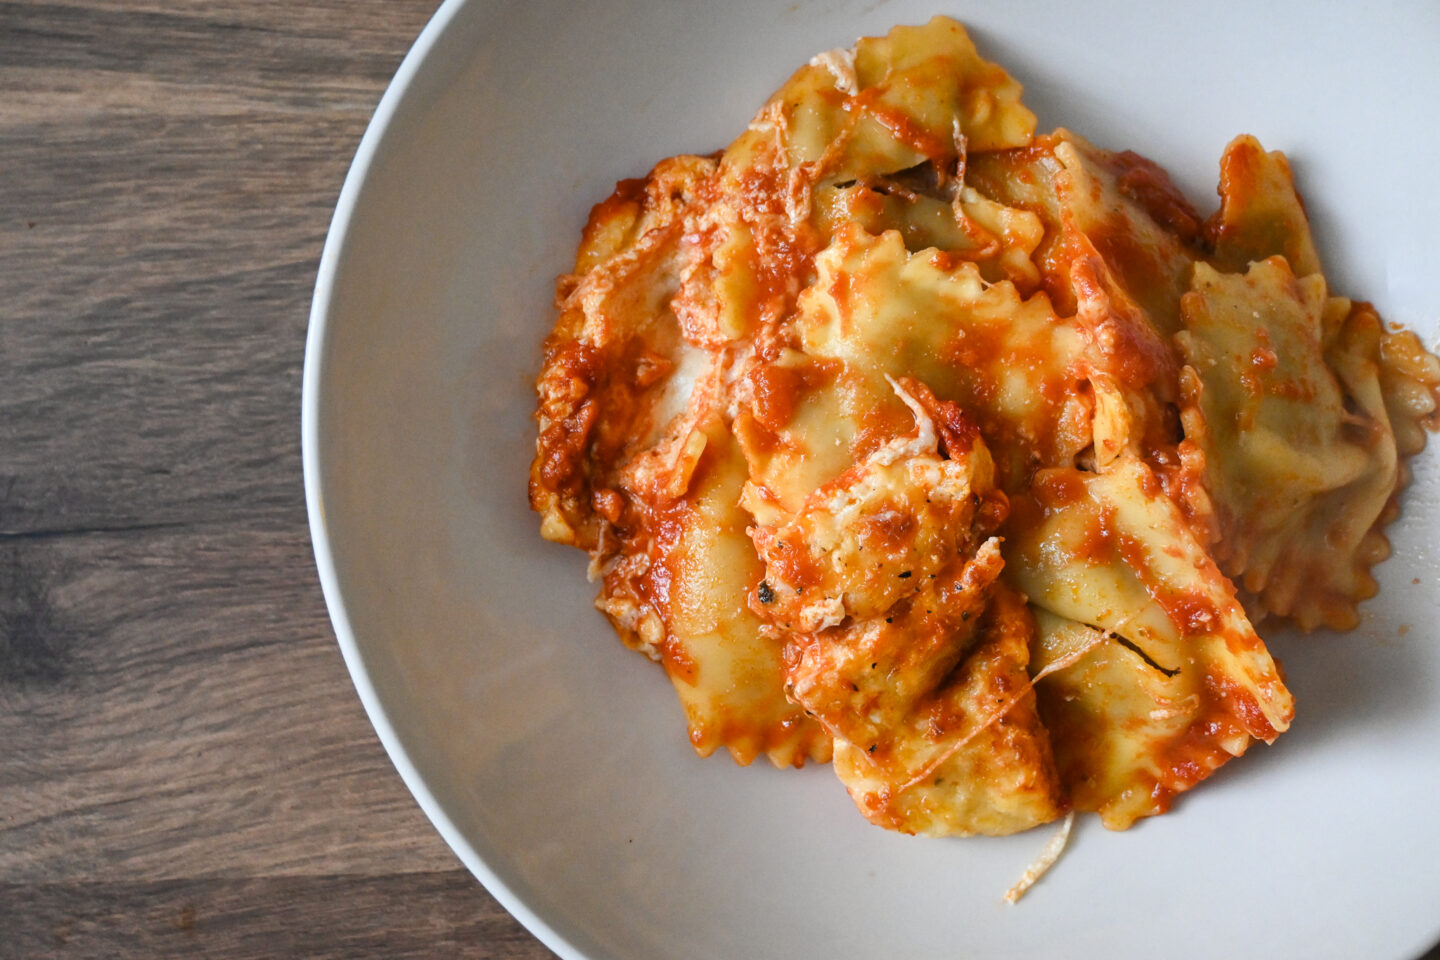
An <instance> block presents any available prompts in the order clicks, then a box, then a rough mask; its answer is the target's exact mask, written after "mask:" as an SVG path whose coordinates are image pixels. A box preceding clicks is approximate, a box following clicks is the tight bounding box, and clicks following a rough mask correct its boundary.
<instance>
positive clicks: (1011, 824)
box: [530, 17, 1440, 835]
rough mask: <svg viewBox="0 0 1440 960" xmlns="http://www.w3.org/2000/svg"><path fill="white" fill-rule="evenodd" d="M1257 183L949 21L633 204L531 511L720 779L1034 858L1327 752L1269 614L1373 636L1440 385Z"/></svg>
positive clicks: (1238, 166)
mask: <svg viewBox="0 0 1440 960" xmlns="http://www.w3.org/2000/svg"><path fill="white" fill-rule="evenodd" d="M1219 193H1220V201H1221V202H1220V207H1219V209H1218V211H1217V212H1215V213H1214V214H1213V215H1211V216H1209V217H1202V216H1201V215H1200V214H1199V213H1197V212H1196V211H1195V209H1194V208H1193V207H1192V206H1191V205H1190V203H1189V202H1188V201H1187V200H1186V199H1185V197H1183V196H1182V195H1181V194H1180V193H1179V192H1178V191H1177V190H1176V188H1175V187H1174V186H1173V185H1172V183H1171V181H1170V179H1169V177H1168V176H1167V175H1166V173H1165V172H1164V171H1163V170H1162V169H1160V168H1159V167H1157V166H1156V165H1155V164H1153V163H1151V162H1150V161H1148V160H1146V159H1145V158H1143V157H1141V156H1138V155H1137V154H1134V153H1131V152H1129V151H1125V152H1121V153H1113V152H1110V151H1108V150H1104V149H1101V148H1099V147H1097V146H1095V145H1093V144H1091V143H1089V142H1088V141H1086V140H1085V139H1084V138H1083V137H1081V136H1079V135H1077V134H1075V133H1072V132H1070V131H1068V130H1064V129H1061V130H1056V131H1054V132H1052V133H1049V134H1045V135H1041V136H1037V135H1036V133H1035V117H1034V115H1033V114H1032V113H1031V112H1030V111H1029V110H1027V109H1026V108H1025V106H1024V104H1023V103H1022V102H1021V89H1020V85H1019V84H1018V83H1017V82H1016V81H1015V79H1014V78H1012V77H1011V76H1010V75H1009V74H1008V73H1006V71H1005V70H1004V69H1003V68H1001V67H999V66H997V65H996V64H993V63H990V62H988V61H986V60H984V59H983V58H981V56H980V55H979V54H978V53H977V52H976V49H975V46H974V45H973V43H972V42H971V40H970V38H969V37H968V36H967V34H966V32H965V30H964V29H963V28H962V27H961V26H960V25H959V24H958V23H955V22H954V21H952V20H949V19H946V18H943V17H937V18H936V19H934V20H932V21H930V22H929V23H928V24H926V25H924V26H921V27H898V28H896V29H895V30H893V31H891V32H890V33H889V34H888V35H887V36H884V37H878V38H868V39H863V40H860V41H859V42H858V43H857V44H856V46H855V47H854V49H852V50H843V51H833V52H830V53H826V54H822V55H820V56H818V57H816V58H815V59H814V60H812V61H811V62H810V63H809V64H807V65H805V66H804V67H801V68H800V70H799V71H797V72H796V73H795V75H794V76H792V77H791V78H790V80H789V81H788V82H787V83H786V84H785V85H784V86H783V87H781V89H780V90H779V91H778V92H777V93H776V94H775V95H774V96H773V97H772V98H771V99H770V100H769V102H768V103H766V104H765V105H764V106H763V107H762V108H761V109H760V111H759V113H758V114H757V115H756V117H755V119H754V121H753V122H752V123H751V124H750V126H749V127H748V128H747V129H746V130H745V131H744V132H743V133H742V134H741V135H740V136H739V137H738V138H737V139H736V140H735V142H734V143H732V144H731V145H730V146H729V147H728V148H726V149H725V150H723V151H721V152H719V153H715V154H712V155H709V156H678V157H671V158H669V159H666V160H662V161H661V162H660V163H659V164H657V165H656V166H655V168H654V169H653V170H652V171H651V172H650V173H649V175H648V176H646V177H644V178H641V179H636V180H625V181H622V182H621V183H620V184H619V185H618V186H617V187H616V190H615V192H614V194H613V195H612V196H611V197H609V198H608V199H606V200H605V201H604V202H602V203H600V204H599V205H598V206H596V207H595V209H594V210H593V212H592V213H591V216H590V220H589V223H588V224H587V225H586V227H585V230H584V234H583V236H582V239H581V243H580V249H579V253H578V255H577V257H576V264H575V269H574V271H573V273H571V274H568V275H566V276H564V277H562V278H561V279H560V281H559V284H558V291H557V298H556V302H557V306H558V310H559V319H558V321H557V322H556V325H555V329H554V331H553V332H552V333H551V335H550V337H549V339H548V340H547V341H546V343H545V355H544V366H543V370H542V372H541V374H540V377H539V381H538V396H539V409H538V420H539V441H538V446H537V454H536V457H535V461H534V464H533V466H532V468H531V473H530V502H531V505H532V507H533V508H534V509H535V510H536V511H538V512H539V514H540V515H541V518H542V523H541V530H542V533H543V534H544V536H545V537H546V538H548V539H550V540H554V541H557V542H559V543H566V544H570V545H572V546H575V547H578V548H580V549H582V550H585V551H587V552H588V553H589V555H590V557H591V565H590V571H591V576H592V578H593V579H595V580H598V581H599V583H600V597H599V600H598V606H599V608H600V609H601V610H602V611H604V613H605V614H606V615H607V616H608V617H609V618H610V620H611V621H612V622H613V624H614V625H615V628H616V630H617V631H618V632H619V634H620V637H621V639H622V640H623V641H624V642H625V643H626V644H627V645H629V646H630V647H633V648H634V649H636V650H638V651H640V652H642V653H644V654H645V655H646V656H648V657H650V658H651V659H652V660H655V661H658V662H659V663H660V664H662V665H663V667H664V669H665V671H666V673H667V674H668V675H669V677H670V679H671V680H672V681H673V683H674V686H675V689H676V691H677V693H678V694H679V697H680V700H681V703H682V704H683V707H684V711H685V716H686V719H687V721H688V726H689V736H690V741H691V743H692V744H693V745H694V748H695V750H696V751H698V752H699V753H700V754H701V755H702V756H703V755H708V754H710V753H712V752H713V751H715V750H717V749H718V748H721V747H723V748H725V749H726V750H728V751H729V752H730V754H731V755H732V756H733V757H734V758H735V760H736V761H738V762H739V763H741V764H748V763H750V762H751V761H752V760H753V759H754V758H755V757H756V756H758V755H760V754H764V755H765V756H766V757H767V758H768V759H769V760H770V762H771V763H773V764H775V765H776V766H782V767H784V766H797V767H798V766H802V765H803V764H805V763H806V762H807V761H814V762H819V763H826V762H833V765H834V769H835V771H836V773H837V774H838V775H839V778H840V780H841V781H842V782H843V783H844V785H845V786H846V788H847V789H848V790H849V792H850V794H851V795H852V797H853V798H854V800H855V803H856V805H857V806H858V807H859V809H860V811H861V812H862V813H863V814H864V815H865V816H866V817H867V818H868V819H870V820H871V821H873V822H875V823H877V824H880V825H881V826H884V827H887V828H890V829H893V830H898V831H902V832H905V833H912V834H927V835H968V834H1007V833H1012V832H1015V831H1019V830H1024V829H1027V828H1029V827H1033V826H1035V825H1037V824H1041V823H1045V822H1047V821H1050V820H1053V819H1055V818H1057V817H1059V816H1062V815H1063V814H1065V813H1066V812H1067V811H1072V810H1073V811H1096V812H1098V813H1099V814H1100V816H1101V818H1102V819H1103V821H1104V823H1105V825H1106V826H1108V827H1111V828H1114V829H1124V828H1126V827H1128V826H1130V825H1131V824H1133V823H1134V822H1135V821H1136V820H1137V819H1139V818H1142V817H1147V816H1151V815H1154V814H1158V813H1162V812H1164V811H1165V810H1166V809H1167V808H1168V807H1169V806H1170V804H1171V802H1172V800H1173V798H1174V797H1175V796H1176V795H1177V794H1179V793H1182V792H1183V791H1185V790H1188V789H1190V788H1191V787H1193V786H1195V784H1196V783H1198V782H1199V781H1201V780H1203V779H1205V777H1206V776H1208V775H1209V774H1210V773H1211V772H1213V771H1214V770H1215V769H1216V768H1218V767H1219V766H1220V765H1221V764H1223V763H1225V762H1227V761H1228V760H1230V759H1231V758H1233V757H1238V756H1240V755H1241V754H1243V753H1244V752H1245V751H1246V749H1247V748H1248V747H1249V746H1250V744H1251V743H1252V742H1254V741H1255V740H1261V741H1264V742H1267V743H1269V742H1271V741H1273V740H1274V739H1275V738H1276V737H1277V736H1279V735H1280V734H1281V733H1283V732H1284V731H1285V730H1286V728H1287V727H1289V725H1290V722H1291V718H1292V715H1293V713H1294V707H1293V702H1292V699H1291V694H1290V691H1289V690H1287V689H1286V686H1285V682H1284V678H1283V675H1282V673H1281V672H1280V670H1279V668H1278V667H1277V665H1276V663H1275V661H1274V660H1273V659H1272V657H1271V656H1270V654H1269V652H1268V651H1267V650H1266V647H1265V643H1264V641H1263V640H1262V639H1261V637H1260V635H1259V634H1258V633H1257V632H1256V624H1257V623H1260V622H1262V621H1274V620H1282V619H1288V620H1290V621H1293V622H1295V623H1297V624H1299V625H1300V626H1302V627H1304V628H1307V629H1308V628H1312V627H1317V626H1324V627H1330V628H1336V629H1346V628H1349V627H1353V626H1354V625H1355V623H1356V619H1357V613H1356V605H1357V604H1358V603H1360V602H1361V601H1362V600H1364V599H1366V598H1367V597H1369V596H1371V595H1372V594H1374V592H1375V590H1376V585H1375V580H1374V579H1373V578H1372V577H1371V575H1370V568H1371V567H1372V566H1373V565H1374V564H1375V563H1376V562H1377V561H1379V560H1381V559H1383V558H1384V556H1385V555H1386V553H1387V551H1388V544H1387V542H1386V539H1385V535H1384V527H1385V525H1386V524H1387V523H1389V522H1390V521H1391V520H1392V519H1393V518H1394V516H1395V514H1396V496H1397V494H1398V492H1399V491H1400V489H1401V488H1402V487H1403V486H1404V485H1405V482H1406V478H1407V471H1406V467H1405V461H1406V459H1407V458H1408V457H1411V456H1413V455H1415V454H1416V453H1418V452H1419V451H1420V449H1421V448H1422V447H1423V446H1424V443H1425V430H1424V428H1425V427H1426V426H1427V425H1429V424H1430V423H1431V420H1432V417H1433V416H1434V414H1435V410H1436V402H1437V386H1440V361H1437V360H1436V358H1435V356H1433V355H1432V354H1431V353H1429V352H1428V351H1427V350H1426V349H1425V348H1424V346H1423V345H1422V344H1421V343H1420V341H1419V340H1418V339H1417V338H1416V337H1415V336H1414V335H1413V334H1411V333H1407V332H1403V331H1397V330H1393V329H1390V328H1387V327H1386V326H1385V325H1384V324H1383V323H1382V322H1381V321H1380V319H1379V317H1378V316H1377V315H1376V313H1375V310H1374V309H1373V308H1372V307H1371V306H1370V305H1369V304H1366V303H1363V302H1358V301H1350V300H1347V299H1344V298H1342V297H1339V296H1336V295H1335V294H1333V293H1332V292H1331V291H1330V289H1329V287H1328V285H1327V283H1326V280H1325V276H1324V274H1323V272H1322V269H1321V262H1320V258H1319V256H1318V254H1317V252H1316V248H1315V244H1314V242H1313V240H1312V238H1311V234H1310V228H1309V225H1308V222H1307V220H1306V216H1305V210H1304V206H1303V204H1302V203H1301V200H1300V197H1299V195H1298V194H1297V192H1296V189H1295V185H1294V182H1293V180H1292V178H1291V173H1290V169H1289V167H1288V165H1287V164H1286V161H1285V158H1284V157H1283V156H1282V155H1280V154H1278V153H1267V152H1266V151H1265V150H1264V149H1263V148H1262V147H1261V146H1260V144H1259V143H1257V142H1256V141H1255V140H1254V139H1253V138H1250V137H1240V138H1238V139H1237V140H1235V141H1234V142H1233V143H1231V144H1230V145H1229V147H1227V148H1226V150H1225V153H1224V156H1223V157H1222V159H1221V174H1220V186H1219Z"/></svg>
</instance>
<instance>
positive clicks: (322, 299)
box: [300, 0, 587, 960]
mask: <svg viewBox="0 0 1440 960" xmlns="http://www.w3.org/2000/svg"><path fill="white" fill-rule="evenodd" d="M470 2H471V0H443V2H442V3H441V4H440V6H439V7H438V8H437V9H436V11H435V12H434V13H433V14H432V15H431V17H430V20H429V21H428V22H427V23H426V24H425V27H424V29H422V30H421V32H420V34H419V36H418V37H417V38H416V39H415V42H414V43H413V44H412V45H411V47H410V49H409V51H408V52H406V54H405V57H404V59H403V60H402V61H401V62H400V66H399V67H398V68H397V70H396V72H395V75H394V76H393V77H392V78H391V80H390V83H389V85H388V86H387V87H386V88H385V92H384V94H383V95H382V96H381V97H380V102H379V104H378V105H377V106H376V108H375V112H374V114H373V115H372V116H371V118H370V122H369V124H368V126H367V127H366V128H365V133H364V136H362V137H361V139H360V145H359V147H358V148H357V149H356V151H355V156H354V159H353V160H352V161H351V163H350V168H349V171H348V172H347V173H346V175H345V182H344V184H343V186H342V187H341V188H340V194H339V198H338V199H337V200H336V203H335V213H334V216H333V217H332V218H331V221H330V228H329V230H328V231H327V233H326V235H325V245H324V248H323V249H322V251H321V254H320V265H319V269H318V271H317V273H316V277H315V292H314V296H313V298H312V300H311V304H310V317H309V322H308V326H307V329H306V334H305V361H304V369H303V373H302V375H301V390H300V454H301V467H302V471H303V475H304V485H305V512H306V515H307V517H308V518H309V526H310V541H311V545H312V547H313V549H314V553H315V567H316V569H317V571H318V573H319V576H320V590H321V593H322V594H323V595H324V597H325V607H326V610H327V611H328V612H329V614H330V623H331V626H332V627H333V629H334V631H335V639H336V641H337V642H338V644H339V646H340V654H341V656H342V657H343V658H344V660H345V666H346V668H347V669H348V671H349V673H350V680H351V682H352V683H354V685H355V692H356V693H357V694H359V696H360V703H361V705H362V706H363V707H364V709H365V715H366V716H367V717H368V718H369V720H370V725H371V726H372V727H373V728H374V729H375V733H376V735H377V736H378V737H379V738H380V743H381V745H382V746H383V747H384V748H385V753H386V754H387V755H388V756H389V758H390V762H391V763H392V764H393V765H394V767H395V770H396V772H398V773H399V774H400V779H401V780H402V781H404V783H405V786H406V788H407V789H408V790H409V791H410V794H411V795H412V796H413V797H414V798H415V800H416V802H417V803H419V804H420V809H421V810H422V811H424V813H425V816H426V817H428V818H429V820H430V823H431V825H433V826H434V828H435V829H436V830H437V831H438V832H439V833H440V837H441V839H443V840H444V841H445V843H446V845H447V846H449V848H450V850H451V851H452V852H453V853H454V854H455V855H456V856H457V857H459V858H460V861H461V863H463V864H464V865H465V867H466V869H468V870H469V871H470V873H471V874H472V875H473V876H474V877H475V878H476V879H477V880H479V881H480V883H481V884H482V885H484V887H485V889H486V890H487V891H489V893H490V894H491V896H493V897H494V898H495V899H496V900H497V901H498V902H499V903H500V905H501V906H502V907H504V908H505V910H507V911H508V912H509V913H510V915H511V916H513V917H514V918H515V919H516V920H518V921H519V922H520V923H521V924H522V925H523V926H524V927H525V928H526V929H527V930H529V931H530V933H531V934H533V935H534V936H535V937H536V938H537V939H538V940H539V941H540V942H541V943H542V944H544V945H545V946H546V947H547V948H549V949H550V950H552V951H554V952H555V953H556V954H558V955H559V956H560V957H562V958H563V960H587V955H586V954H585V953H584V952H583V951H581V950H580V949H579V948H577V947H576V946H575V945H574V944H572V943H571V942H570V941H569V940H567V939H566V938H565V937H564V936H562V935H561V934H560V933H559V932H557V931H556V930H555V929H554V928H552V927H551V926H550V925H549V924H548V923H547V922H546V921H545V920H544V919H542V918H541V917H540V916H539V914H537V913H536V912H535V911H534V910H533V909H531V907H530V906H529V904H527V903H526V902H525V901H524V899H523V898H521V897H520V896H519V895H518V894H516V893H515V891H513V890H512V889H510V886H509V885H508V884H507V883H506V882H505V881H504V880H503V879H502V878H501V877H500V875H499V874H498V873H497V872H496V871H495V869H494V868H493V867H491V866H490V864H488V863H487V862H486V861H485V858H484V857H482V856H481V855H480V854H479V852H478V851H476V850H475V848H474V847H473V846H471V844H470V843H469V841H468V840H466V838H465V836H464V835H463V834H462V833H461V831H460V830H459V828H457V827H456V826H455V824H454V822H453V821H452V820H451V819H450V817H449V815H448V814H446V812H445V810H444V809H443V807H442V806H441V804H440V802H439V800H437V799H436V797H435V795H434V794H433V793H431V791H430V788H429V787H428V786H427V785H426V783H425V778H424V776H423V775H422V774H421V773H420V771H419V769H418V768H417V767H416V766H415V764H414V762H413V761H412V760H411V758H410V755H409V753H408V752H407V751H406V750H405V747H404V745H403V744H402V743H401V740H400V737H399V734H398V733H397V732H396V730H395V727H394V725H393V724H392V723H391V721H390V717H389V715H388V714H387V713H386V711H385V707H384V705H383V704H382V702H381V700H380V696H379V694H378V693H377V692H376V689H375V685H374V683H373V682H372V681H371V679H370V674H369V671H368V669H367V668H366V666H365V661H364V658H363V656H362V655H361V653H360V648H359V644H358V643H357V641H356V638H355V632H354V630H353V628H352V627H351V623H350V616H349V613H348V612H347V611H346V609H345V602H344V595H343V593H342V591H341V587H340V580H339V575H338V573H337V571H336V565H335V557H334V553H333V550H332V548H331V544H330V537H329V528H328V525H327V522H326V516H325V498H324V492H323V490H322V485H323V474H324V463H323V456H322V453H321V443H320V407H321V404H322V402H323V400H322V381H323V376H324V370H323V365H324V361H323V357H324V354H325V344H326V341H327V338H328V335H329V331H330V326H331V324H332V323H336V322H340V321H338V319H337V318H336V317H335V316H334V291H335V285H336V278H337V276H338V272H339V268H340V264H341V263H342V262H343V261H344V259H345V255H346V252H347V247H348V245H349V240H350V228H351V223H352V221H353V219H354V214H355V210H356V207H357V204H358V202H359V200H360V198H361V196H362V195H363V193H364V190H365V186H366V183H367V181H368V180H369V178H370V173H371V170H372V168H373V167H374V166H375V163H376V160H377V157H378V155H379V154H380V152H381V150H382V149H383V147H384V146H385V142H386V139H387V136H388V134H389V129H390V126H391V123H392V122H393V121H394V120H395V118H396V115H397V114H398V113H399V112H400V111H401V109H402V108H403V107H404V106H406V102H407V100H409V99H410V95H411V88H412V86H413V85H414V83H415V81H416V78H417V77H418V76H419V75H420V73H421V71H422V70H424V69H425V67H426V63H427V60H428V59H429V57H430V55H431V54H432V53H433V52H434V49H435V47H436V46H437V44H438V43H439V41H440V38H441V37H442V36H443V35H444V34H445V32H446V30H447V29H449V27H450V25H451V23H452V22H453V21H454V20H455V19H456V17H457V16H458V15H459V14H460V12H461V10H462V9H463V8H465V7H466V6H467V4H469V3H470Z"/></svg>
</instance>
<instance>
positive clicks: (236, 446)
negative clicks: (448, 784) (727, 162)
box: [0, 0, 552, 958]
mask: <svg viewBox="0 0 1440 960" xmlns="http://www.w3.org/2000/svg"><path fill="white" fill-rule="evenodd" d="M436 3H437V0H306V2H304V3H287V2H282V0H203V2H202V0H67V2H65V3H58V2H55V3H50V2H40V0H31V2H0V957H4V958H11V957H15V958H20V957H24V958H33V957H50V956H63V957H146V958H151V957H225V958H239V957H358V956H377V957H381V956H383V957H412V956H413V957H448V956H463V957H507V958H539V957H549V956H552V954H550V953H549V951H547V950H546V949H544V948H543V947H542V946H540V944H539V943H538V942H537V941H535V940H534V939H533V938H532V937H531V936H530V935H529V934H527V933H526V932H525V931H524V930H523V929H522V928H521V927H520V926H519V924H517V923H516V922H515V921H514V920H512V919H511V918H510V917H509V915H507V914H506V913H505V911H504V910H502V909H501V908H500V907H499V906H498V905H497V904H496V903H495V902H494V900H492V899H491V898H490V897H489V896H488V895H487V894H486V893H485V891H484V889H483V888H482V887H480V885H479V884H478V883H476V882H475V880H473V879H472V878H471V877H470V875H469V874H468V873H467V872H465V871H464V870H463V869H462V868H461V866H460V864H459V862H458V861H457V860H456V859H455V857H454V856H453V855H452V854H451V853H450V852H449V851H448V850H447V849H446V847H445V845H444V844H443V843H442V842H441V840H440V838H439V836H438V835H437V834H436V833H435V832H434V831H433V830H432V829H431V827H430V825H429V824H428V823H427V822H426V820H425V818H424V817H423V815H422V814H421V812H420V810H419V808H418V807H417V806H416V804H415V802H414V801H413V800H412V799H411V798H410V795H409V794H408V793H407V792H406V790H405V788H404V786H403V785H402V783H401V782H400V778H399V777H398V776H397V775H396V773H395V771H394V769H393V768H392V767H391V765H390V762H389V760H388V759H387V758H386V757H385V755H384V753H383V752H382V751H381V749H380V745H379V742H378V741H377V740H376V738H375V735H374V734H373V732H372V731H371V729H370V726H369V724H368V723H367V721H366V719H365V716H364V714H363V713H362V712H361V709H360V703H359V700H358V699H357V698H356V696H355V693H354V691H353V689H352V687H351V684H350V680H349V678H348V676H347V675H346V673H345V668H344V664H343V663H342V662H341V659H340V655H339V651H338V650H337V648H336V646H335V641H334V637H333V635H332V633H331V629H330V623H329V620H328V618H327V616H326V612H325V607H324V603H323V602H322V600H321V596H320V589H319V584H318V581H317V579H316V575H315V569H314V565H313V562H312V558H311V550H310V538H309V534H308V531H307V528H306V519H305V506H304V499H303V494H302V489H301V476H300V369H301V361H302V356H303V349H304V337H305V325H306V318H307V313H308V309H309V304H310V294H311V288H312V285H313V283H314V278H315V270H316V264H317V262H318V259H319V256H320V248H321V244H322V242H323V240H324V237H325V231H326V228H327V226H328V225H329V220H330V214H331V210H332V208H333V206H334V202H335V198H336V195H337V194H338V192H339V190H340V184H341V182H342V180H343V179H344V176H345V171H346V168H347V167H348V165H349V163H350V159H351V157H352V155H353V154H354V151H355V148H356V145H357V144H358V142H359V140H360V136H361V134H362V132H363V131H364V129H365V125H366V123H367V121H368V120H369V118H370V113H371V111H372V110H373V109H374V107H375V104H376V102H377V101H378V100H379V97H380V94H381V91H382V90H383V89H384V87H385V84H386V83H387V82H388V80H389V79H390V76H391V75H392V73H393V72H394V70H395V68H396V66H397V65H398V64H399V62H400V59H401V57H402V56H403V55H404V53H405V50H406V49H407V48H408V46H409V44H410V43H411V41H412V40H413V39H414V37H415V36H416V34H417V33H418V32H419V31H420V28H421V27H422V26H423V25H424V23H425V21H426V19H427V18H428V17H429V16H430V14H431V13H432V12H433V10H434V7H435V6H436Z"/></svg>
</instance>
